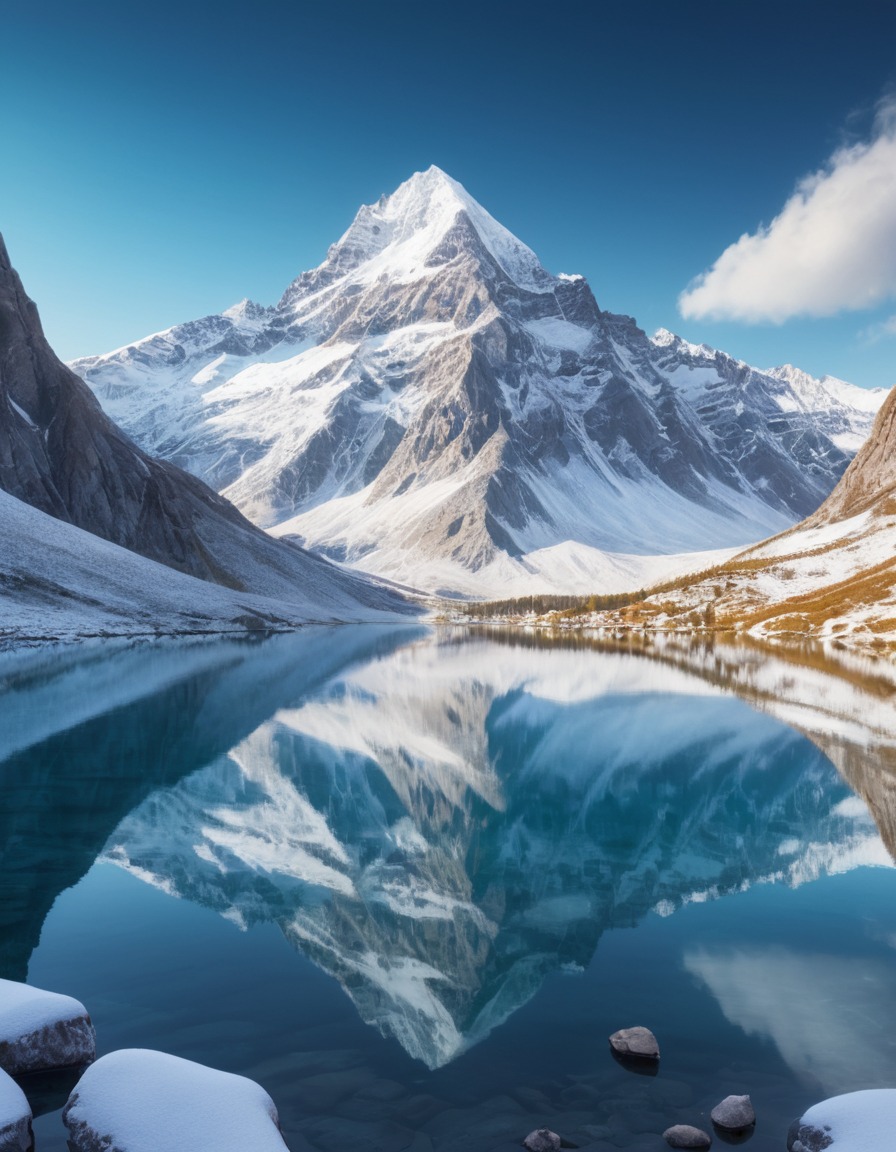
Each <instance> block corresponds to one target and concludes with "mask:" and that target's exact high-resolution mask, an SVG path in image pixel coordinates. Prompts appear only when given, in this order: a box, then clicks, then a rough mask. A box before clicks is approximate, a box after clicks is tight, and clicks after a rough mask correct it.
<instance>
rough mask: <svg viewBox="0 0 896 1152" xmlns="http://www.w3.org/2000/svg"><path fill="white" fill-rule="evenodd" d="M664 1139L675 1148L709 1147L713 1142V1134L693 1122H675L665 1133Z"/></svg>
mask: <svg viewBox="0 0 896 1152" xmlns="http://www.w3.org/2000/svg"><path fill="white" fill-rule="evenodd" d="M663 1139H664V1140H665V1141H666V1143H667V1144H670V1145H671V1146H672V1147H673V1148H709V1147H710V1145H711V1144H712V1137H711V1136H708V1135H707V1134H706V1133H705V1132H704V1131H703V1129H702V1128H694V1127H693V1126H692V1125H691V1124H673V1126H672V1127H671V1128H667V1129H666V1131H665V1132H664V1133H663Z"/></svg>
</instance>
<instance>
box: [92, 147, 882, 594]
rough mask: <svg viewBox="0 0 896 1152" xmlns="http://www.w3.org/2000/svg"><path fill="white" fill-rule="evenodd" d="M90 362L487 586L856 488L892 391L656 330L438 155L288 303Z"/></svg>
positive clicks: (346, 515) (128, 423)
mask: <svg viewBox="0 0 896 1152" xmlns="http://www.w3.org/2000/svg"><path fill="white" fill-rule="evenodd" d="M73 368H74V369H75V371H77V372H78V373H80V374H81V375H82V376H84V378H85V379H86V380H87V382H88V384H89V385H90V387H91V388H93V390H94V392H95V393H96V395H97V396H98V397H99V399H100V400H101V402H102V404H103V405H104V407H105V408H106V409H107V410H108V412H109V413H110V414H111V415H112V416H113V417H114V418H115V419H116V420H117V421H119V423H121V425H122V426H123V427H124V428H125V429H126V430H127V431H128V432H129V433H130V435H132V436H133V437H134V439H135V440H136V441H137V442H138V443H139V444H140V445H141V446H142V447H143V448H144V449H146V450H147V451H149V452H152V453H154V454H158V455H160V456H163V457H164V458H166V459H170V460H172V461H174V462H176V463H178V464H180V465H181V466H183V467H185V468H187V469H190V470H192V471H193V472H195V473H196V474H197V475H198V476H201V477H202V478H203V479H205V480H206V481H207V482H208V483H209V484H211V485H212V486H213V487H215V488H217V489H218V490H219V491H221V492H223V493H224V495H226V496H227V497H228V499H230V500H233V501H234V503H236V504H237V506H238V507H239V508H240V509H241V510H242V511H243V512H244V513H245V514H246V515H247V516H249V518H250V519H252V520H253V521H255V522H256V523H257V524H260V525H262V526H263V527H265V528H269V529H272V530H273V531H274V532H275V533H276V534H277V535H279V536H283V535H287V536H291V537H293V538H295V539H297V540H299V541H300V542H303V543H305V544H306V545H307V546H308V547H311V548H312V549H314V550H317V551H320V552H323V553H324V554H326V555H328V556H330V557H332V558H334V559H337V560H339V561H342V562H345V563H346V564H348V565H351V566H354V567H357V568H360V569H363V570H366V571H370V572H375V573H378V574H381V575H385V576H388V577H389V578H391V579H394V580H397V581H400V582H402V583H405V584H412V585H415V586H417V587H425V588H427V589H430V590H436V591H438V590H446V591H455V592H463V593H468V594H485V595H507V594H523V593H525V592H533V591H544V590H547V589H551V588H554V589H558V590H564V591H595V590H597V591H600V590H604V591H613V590H618V589H620V588H634V587H639V586H643V585H644V584H645V583H648V582H649V581H650V578H651V577H653V578H658V577H659V576H661V575H665V573H662V572H657V571H656V570H655V567H656V566H654V570H653V571H651V572H649V573H648V572H645V570H644V569H643V568H642V567H639V565H638V564H637V563H636V558H638V557H641V558H643V557H646V556H650V555H655V554H661V555H664V556H668V555H672V554H680V553H692V552H699V551H702V550H706V549H718V548H729V547H730V548H733V547H738V546H743V545H745V544H747V543H751V542H753V541H755V540H758V539H761V538H763V537H764V536H767V535H769V534H771V533H774V532H779V531H781V530H783V529H785V528H787V527H788V526H790V525H791V524H793V523H794V521H795V520H797V519H799V518H800V517H801V516H804V515H806V514H807V513H809V512H811V511H812V510H813V509H815V508H816V507H817V506H818V505H819V504H820V503H821V501H822V500H823V499H824V497H825V496H826V495H827V494H828V493H829V492H830V490H831V489H832V488H833V486H834V484H835V482H836V480H837V478H838V477H839V476H840V474H841V473H842V471H843V470H844V468H845V467H846V465H847V463H848V461H849V458H850V456H851V455H852V453H853V452H854V451H855V449H856V447H857V445H858V444H859V443H860V442H861V440H862V439H863V437H864V436H865V435H866V434H867V432H868V429H869V428H870V426H871V420H872V418H873V412H874V410H876V407H877V406H878V405H879V403H880V400H881V398H882V397H881V396H880V395H874V394H869V393H864V392H862V390H861V389H858V388H851V386H850V385H847V384H843V383H842V382H836V385H837V386H836V387H834V386H833V385H829V384H826V383H825V382H818V381H813V380H812V378H810V377H806V378H803V376H801V375H798V374H796V373H792V374H791V375H790V376H788V375H787V374H786V373H785V374H784V375H780V374H779V375H772V374H768V373H762V372H759V371H757V370H755V369H753V368H750V367H749V366H748V365H746V364H743V363H741V362H739V361H736V360H733V359H732V358H731V357H728V356H725V355H724V354H723V353H717V352H715V351H714V350H712V349H709V348H706V347H705V346H700V347H697V346H694V345H691V344H688V343H686V342H685V341H682V340H679V339H678V338H677V337H674V336H672V335H671V334H670V333H666V332H661V333H658V334H657V336H656V337H654V338H653V339H650V338H649V337H648V336H647V335H646V334H645V333H644V332H643V331H641V329H639V328H638V327H637V325H636V324H635V322H634V321H633V320H631V319H630V318H629V317H626V316H618V315H614V314H612V313H609V312H604V311H602V310H601V309H600V308H599V307H598V305H597V303H596V301H595V299H594V296H593V295H592V293H591V289H590V288H589V286H588V284H587V283H586V281H585V280H584V279H582V278H581V277H570V276H553V275H551V274H550V273H548V272H547V271H546V270H545V269H544V268H543V267H542V266H541V264H540V262H539V261H538V258H537V257H536V256H535V254H534V253H533V252H532V251H531V250H530V249H529V248H527V247H526V246H525V245H524V244H523V243H521V242H520V241H519V240H517V239H516V238H515V237H514V236H512V235H511V234H510V233H509V232H508V231H507V230H506V229H505V228H503V227H502V225H501V224H499V223H498V222H497V221H496V220H495V219H493V218H492V217H491V216H490V215H489V214H488V213H487V212H486V211H485V209H484V208H482V207H481V206H480V205H479V204H478V203H477V202H476V201H475V200H474V199H473V198H472V197H471V196H470V195H469V194H468V193H467V192H466V190H465V189H464V188H462V187H461V186H460V185H459V184H457V183H456V182H455V181H454V180H452V179H451V178H450V177H449V176H447V175H446V174H445V173H444V172H441V171H440V170H439V169H438V168H430V169H428V170H427V171H426V172H422V173H416V174H415V175H414V176H412V177H411V178H410V179H409V180H408V181H406V182H405V183H404V184H402V185H401V186H400V187H399V188H398V189H397V190H396V191H395V192H394V193H393V194H392V195H391V196H384V197H382V198H381V199H380V200H379V201H378V202H377V203H376V204H373V205H369V206H365V207H362V208H361V210H360V211H359V212H358V214H357V216H356V218H355V220H354V222H353V223H352V225H351V227H350V228H349V229H348V231H347V232H346V233H345V235H344V236H343V237H342V238H341V239H340V240H339V241H338V242H337V243H336V244H334V245H333V246H332V247H331V248H330V250H329V252H328V253H327V257H326V259H325V260H324V262H323V263H322V264H321V265H320V266H319V267H318V268H315V269H313V270H311V271H309V272H305V273H303V274H302V275H300V276H299V277H298V278H297V279H296V280H295V281H294V282H293V283H292V284H291V285H290V286H289V287H288V288H287V290H286V291H285V293H284V294H283V297H282V299H281V300H280V301H279V303H278V304H277V305H276V306H275V307H272V308H262V307H260V306H258V305H250V304H248V303H246V302H244V303H243V304H242V305H239V306H237V307H236V308H234V309H229V310H228V311H227V312H225V313H223V314H222V315H220V316H209V317H206V318H204V319H201V320H195V321H191V322H189V323H187V324H182V325H177V326H175V327H174V328H171V329H169V330H167V331H165V332H162V333H158V334H156V335H154V336H150V337H147V338H146V339H144V340H141V341H138V342H137V343H136V344H133V345H130V346H128V347H125V348H120V349H117V350H116V351H114V352H111V353H108V354H107V355H101V356H93V357H87V358H84V359H82V360H78V361H76V362H75V363H74V364H73ZM633 558H635V559H633ZM693 567H705V563H704V564H701V563H700V562H699V561H695V562H694V564H693ZM679 570H681V566H680V565H679Z"/></svg>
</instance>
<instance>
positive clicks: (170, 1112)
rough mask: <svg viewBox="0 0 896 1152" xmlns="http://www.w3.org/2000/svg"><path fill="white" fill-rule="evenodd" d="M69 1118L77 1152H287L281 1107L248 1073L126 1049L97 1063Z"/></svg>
mask: <svg viewBox="0 0 896 1152" xmlns="http://www.w3.org/2000/svg"><path fill="white" fill-rule="evenodd" d="M62 1119H63V1121H64V1122H65V1124H66V1127H67V1128H68V1129H69V1133H70V1139H69V1147H70V1148H71V1149H72V1152H100V1150H102V1152H177V1150H179V1149H186V1148H189V1149H194V1150H195V1152H203V1150H205V1149H209V1150H211V1149H214V1152H250V1150H251V1152H284V1149H285V1148H286V1145H285V1144H284V1142H283V1137H282V1136H281V1135H280V1127H279V1119H278V1116H277V1109H276V1107H275V1106H274V1102H273V1100H272V1099H271V1098H270V1096H268V1094H267V1092H265V1090H264V1089H263V1088H262V1087H261V1085H260V1084H256V1083H255V1081H254V1080H249V1079H247V1078H246V1077H245V1076H234V1075H233V1074H232V1073H230V1072H219V1071H218V1070H217V1069H216V1068H207V1067H206V1066H205V1065H204V1064H195V1063H194V1062H193V1061H192V1060H182V1059H181V1058H180V1057H179V1056H169V1055H168V1054H167V1053H165V1052H153V1051H151V1050H149V1049H146V1048H125V1049H122V1050H121V1051H119V1052H111V1053H109V1055H108V1056H103V1057H102V1059H100V1060H97V1062H96V1064H94V1065H92V1067H90V1068H89V1069H88V1070H87V1072H85V1074H84V1075H83V1076H82V1078H81V1080H80V1082H79V1083H78V1086H77V1088H76V1089H75V1091H74V1092H73V1093H72V1094H71V1096H70V1097H69V1100H68V1103H67V1104H66V1106H65V1108H64V1110H63V1113H62Z"/></svg>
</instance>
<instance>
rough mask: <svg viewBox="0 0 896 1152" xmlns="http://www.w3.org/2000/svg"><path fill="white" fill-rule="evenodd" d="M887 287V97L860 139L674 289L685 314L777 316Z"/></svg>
mask: <svg viewBox="0 0 896 1152" xmlns="http://www.w3.org/2000/svg"><path fill="white" fill-rule="evenodd" d="M890 297H896V102H890V103H888V104H887V105H886V106H885V107H884V108H883V109H882V110H881V112H880V113H879V115H878V118H877V122H876V126H875V133H874V137H873V139H872V140H871V141H870V142H867V143H862V144H854V145H851V146H849V147H845V148H841V149H839V150H838V151H837V152H835V153H834V155H833V156H832V157H831V159H830V160H829V161H828V163H827V165H826V166H825V167H824V168H823V169H822V170H821V171H819V172H815V173H813V174H812V175H810V176H807V177H806V178H805V179H803V180H802V181H801V182H800V183H799V185H798V186H797V189H796V191H795V192H794V194H793V195H792V196H791V197H790V199H789V200H788V201H787V203H786V204H785V205H784V207H783V209H782V210H781V212H780V213H779V214H778V215H777V216H776V217H775V219H774V220H773V221H772V222H771V224H769V225H768V226H767V227H762V228H760V229H759V230H758V231H757V232H756V233H755V235H752V236H750V235H743V236H741V238H740V239H739V240H738V241H737V243H736V244H732V245H731V246H730V247H728V248H726V249H725V251H724V252H723V253H722V255H721V256H720V257H719V258H718V260H716V262H715V264H713V266H712V267H711V268H710V269H709V270H708V271H707V272H704V273H703V274H702V275H701V276H699V277H698V278H697V279H696V280H695V281H694V282H693V284H691V285H690V287H689V288H688V289H687V290H686V291H684V292H683V293H682V294H681V296H680V297H679V299H678V306H679V309H680V311H681V314H682V316H684V317H686V318H687V319H713V320H721V319H725V320H743V321H747V322H751V323H755V322H758V321H763V320H770V321H773V322H775V323H781V322H782V321H784V320H788V319H789V318H790V317H792V316H831V315H833V314H834V313H835V312H841V311H845V310H856V309H861V308H871V307H873V306H875V305H877V304H879V303H881V302H882V301H884V300H886V299H888V298H890Z"/></svg>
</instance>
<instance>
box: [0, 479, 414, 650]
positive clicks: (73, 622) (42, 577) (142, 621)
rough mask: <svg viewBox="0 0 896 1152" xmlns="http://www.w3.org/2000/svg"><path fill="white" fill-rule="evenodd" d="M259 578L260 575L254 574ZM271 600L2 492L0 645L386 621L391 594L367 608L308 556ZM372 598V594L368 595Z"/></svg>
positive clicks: (328, 567) (325, 567)
mask: <svg viewBox="0 0 896 1152" xmlns="http://www.w3.org/2000/svg"><path fill="white" fill-rule="evenodd" d="M262 576H263V574H262V573H260V574H259V580H261V579H262ZM272 591H273V594H272V595H271V596H263V595H254V594H252V593H248V592H240V591H237V590H234V589H231V588H225V587H222V586H220V585H218V584H212V583H209V582H207V581H205V580H198V579H196V578H195V577H193V576H188V575H186V574H185V573H182V572H177V571H175V570H174V569H172V568H168V567H166V566H165V565H163V564H158V563H156V562H155V561H154V560H148V559H146V557H144V556H140V555H138V554H137V553H136V552H131V551H130V550H128V549H126V548H120V547H119V546H118V545H117V544H112V543H110V542H109V541H108V540H102V539H101V538H100V537H98V536H95V535H93V533H91V532H85V531H84V530H83V529H81V528H76V527H75V526H74V525H72V524H66V523H64V522H63V521H61V520H57V519H56V518H55V517H52V516H48V515H47V514H46V513H45V512H41V511H40V510H39V509H37V508H32V507H31V506H30V505H29V504H25V503H23V502H22V501H21V500H16V499H15V497H13V496H10V495H9V493H7V492H4V491H3V490H2V489H0V648H4V647H8V646H14V645H22V644H24V643H27V642H29V641H32V640H42V641H43V640H53V639H58V640H72V639H77V638H82V637H86V636H129V635H145V634H150V635H151V634H157V633H172V632H178V633H183V632H187V633H191V632H231V631H232V632H245V631H246V630H247V629H250V630H254V629H259V628H271V627H274V628H276V627H295V626H297V625H300V624H302V623H305V622H309V621H339V620H377V619H379V620H389V619H392V620H394V619H395V613H394V610H390V608H391V606H392V604H393V603H394V600H393V599H392V598H391V597H390V596H388V595H386V594H385V593H383V594H382V603H383V607H382V608H380V609H377V608H376V607H374V606H373V605H372V603H367V604H364V603H362V602H360V601H359V600H358V599H357V598H356V597H355V596H353V595H352V594H351V590H350V589H349V590H346V589H345V588H342V587H340V584H339V583H338V582H337V581H334V580H333V578H332V566H331V565H329V564H326V563H325V562H323V561H320V560H316V559H315V558H314V557H307V558H306V564H305V571H304V578H303V581H302V583H301V584H298V583H294V584H293V585H292V587H291V590H290V589H289V588H288V586H287V584H286V581H285V580H283V581H281V582H279V583H276V584H275V587H274V589H273V590H272ZM376 594H377V590H376V589H372V590H371V596H370V600H371V601H373V600H374V598H375V596H376Z"/></svg>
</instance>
